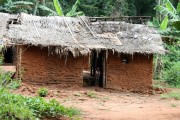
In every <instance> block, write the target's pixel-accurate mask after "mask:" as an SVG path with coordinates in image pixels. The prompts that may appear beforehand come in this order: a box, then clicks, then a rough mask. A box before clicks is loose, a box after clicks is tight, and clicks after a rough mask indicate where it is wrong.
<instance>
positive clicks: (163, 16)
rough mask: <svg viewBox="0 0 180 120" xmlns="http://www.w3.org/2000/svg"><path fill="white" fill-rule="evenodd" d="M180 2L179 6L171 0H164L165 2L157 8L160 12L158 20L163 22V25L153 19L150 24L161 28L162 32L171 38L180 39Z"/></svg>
mask: <svg viewBox="0 0 180 120" xmlns="http://www.w3.org/2000/svg"><path fill="white" fill-rule="evenodd" d="M179 9H180V4H178V6H177V8H175V7H174V6H173V4H172V3H171V2H170V1H169V0H163V3H162V4H160V5H157V6H156V7H155V10H156V12H157V13H159V14H160V15H159V17H157V18H156V19H157V21H158V22H159V23H161V25H159V26H158V25H157V24H156V23H157V22H155V21H154V19H153V22H151V23H150V22H149V25H150V26H153V25H154V26H155V27H156V28H159V32H160V34H162V35H163V36H166V37H169V38H170V39H174V40H180V28H179V25H180V14H179V13H180V12H179V11H180V10H179Z"/></svg>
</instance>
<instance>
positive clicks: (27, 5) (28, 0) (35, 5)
mask: <svg viewBox="0 0 180 120" xmlns="http://www.w3.org/2000/svg"><path fill="white" fill-rule="evenodd" d="M47 3H48V2H47ZM47 6H48V4H47ZM47 6H46V4H44V3H43V0H42V1H38V0H25V1H21V0H16V1H15V0H6V1H5V2H3V3H2V5H1V7H0V11H1V12H7V13H21V12H25V13H28V14H34V15H40V16H41V15H56V12H55V11H54V10H53V9H52V8H49V7H47Z"/></svg>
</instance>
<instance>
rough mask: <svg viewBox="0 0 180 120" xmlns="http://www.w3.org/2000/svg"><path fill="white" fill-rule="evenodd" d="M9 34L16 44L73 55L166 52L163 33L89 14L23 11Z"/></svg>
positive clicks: (143, 26)
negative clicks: (92, 19)
mask: <svg viewBox="0 0 180 120" xmlns="http://www.w3.org/2000/svg"><path fill="white" fill-rule="evenodd" d="M18 21H19V24H10V25H9V29H8V32H7V34H6V36H7V37H8V38H10V39H11V40H12V42H14V43H15V44H27V45H35V46H43V47H49V48H52V47H53V49H54V51H55V52H56V53H59V54H60V53H65V52H67V51H71V52H72V53H73V55H74V56H77V55H79V54H83V55H85V54H88V53H89V52H90V51H91V50H92V49H96V50H101V49H105V50H113V51H116V52H118V53H128V54H133V53H146V54H151V53H159V54H164V52H165V50H164V48H163V46H162V40H161V36H160V35H159V34H158V33H157V32H156V31H155V30H154V29H153V28H149V27H147V26H146V25H140V24H130V23H125V22H122V21H121V22H117V21H116V22H111V21H103V22H90V21H89V19H88V17H76V18H72V17H58V16H53V17H39V16H32V15H28V14H24V13H23V14H21V15H19V17H18Z"/></svg>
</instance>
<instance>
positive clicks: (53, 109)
mask: <svg viewBox="0 0 180 120" xmlns="http://www.w3.org/2000/svg"><path fill="white" fill-rule="evenodd" d="M0 101H1V102H0V119H1V120H35V119H38V118H46V117H47V118H58V117H61V116H67V117H73V116H75V115H78V114H79V113H80V112H79V110H76V109H74V108H65V107H64V106H62V105H60V104H59V103H58V102H57V101H56V100H50V101H45V100H44V99H43V98H40V97H23V96H21V95H16V94H11V93H9V92H8V91H7V90H5V89H0Z"/></svg>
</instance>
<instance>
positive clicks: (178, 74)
mask: <svg viewBox="0 0 180 120" xmlns="http://www.w3.org/2000/svg"><path fill="white" fill-rule="evenodd" d="M164 79H165V81H166V82H167V83H168V84H170V85H172V86H175V87H178V86H179V85H180V62H177V63H174V65H172V67H171V69H169V70H166V71H164Z"/></svg>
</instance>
